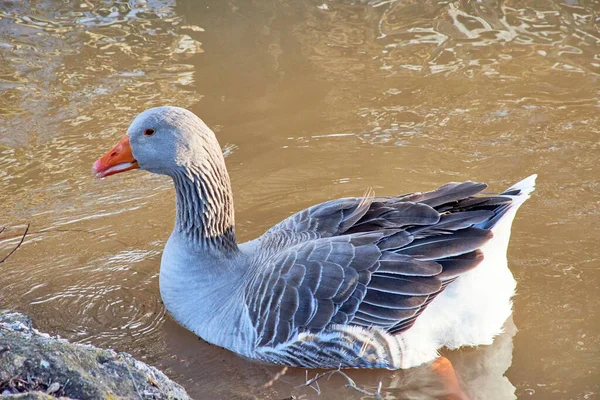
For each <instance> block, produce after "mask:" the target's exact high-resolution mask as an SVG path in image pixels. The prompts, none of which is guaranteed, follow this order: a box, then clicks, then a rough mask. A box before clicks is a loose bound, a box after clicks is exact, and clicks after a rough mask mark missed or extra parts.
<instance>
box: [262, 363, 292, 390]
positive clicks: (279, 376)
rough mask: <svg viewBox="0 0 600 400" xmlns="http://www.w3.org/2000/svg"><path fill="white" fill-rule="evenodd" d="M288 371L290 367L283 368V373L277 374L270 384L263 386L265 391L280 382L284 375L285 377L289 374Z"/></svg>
mask: <svg viewBox="0 0 600 400" xmlns="http://www.w3.org/2000/svg"><path fill="white" fill-rule="evenodd" d="M287 370H288V367H283V368H282V369H281V371H279V372H278V373H276V374H275V376H274V377H273V378H272V379H271V380H270V381H269V382H267V383H265V384H264V385H263V386H262V387H263V389H265V388H268V387H271V386H273V384H274V383H275V382H277V381H278V380H279V378H281V377H282V376H283V375H285V373H286V372H287Z"/></svg>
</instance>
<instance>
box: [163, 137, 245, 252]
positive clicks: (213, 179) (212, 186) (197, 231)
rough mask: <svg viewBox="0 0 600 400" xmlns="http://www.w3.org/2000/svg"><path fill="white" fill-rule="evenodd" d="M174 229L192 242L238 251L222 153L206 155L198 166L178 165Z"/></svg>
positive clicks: (231, 201)
mask: <svg viewBox="0 0 600 400" xmlns="http://www.w3.org/2000/svg"><path fill="white" fill-rule="evenodd" d="M172 172H173V173H172V174H171V176H172V177H173V182H174V184H175V192H176V198H177V215H176V220H175V230H176V231H177V232H179V233H180V234H182V235H183V236H185V237H186V238H187V239H188V240H190V241H191V242H192V243H194V244H197V245H200V246H201V247H207V248H210V249H213V250H217V251H220V252H222V253H234V252H236V251H237V249H238V247H237V243H236V238H235V231H234V225H235V221H234V209H233V195H232V192H231V182H230V180H229V174H228V173H227V169H226V167H225V161H224V160H223V155H222V154H221V152H220V148H219V149H218V154H216V155H213V157H210V156H208V157H203V159H202V162H200V163H199V164H198V165H188V166H187V167H178V168H177V169H176V170H174V171H172Z"/></svg>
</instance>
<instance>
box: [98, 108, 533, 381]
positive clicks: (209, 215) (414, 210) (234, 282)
mask: <svg viewBox="0 0 600 400" xmlns="http://www.w3.org/2000/svg"><path fill="white" fill-rule="evenodd" d="M137 168H140V169H144V170H147V171H150V172H153V173H157V174H164V175H168V176H170V177H171V178H172V179H173V182H174V186H175V193H176V210H177V211H176V220H175V226H174V228H173V231H172V233H171V236H170V237H169V240H168V241H167V244H166V246H165V249H164V252H163V256H162V260H161V266H160V293H161V296H162V299H163V301H164V304H165V306H166V308H167V310H168V311H169V313H170V314H171V315H172V316H173V318H174V319H175V320H176V321H177V322H178V323H180V324H181V325H182V326H184V327H185V328H187V329H189V330H190V331H192V332H194V333H195V334H197V335H198V336H200V337H202V338H203V339H204V340H206V341H208V342H209V343H212V344H215V345H218V346H221V347H224V348H226V349H229V350H231V351H233V352H235V353H237V354H239V355H241V356H243V357H245V358H248V359H252V360H255V361H259V362H263V363H269V364H279V365H287V366H296V367H302V368H388V369H398V368H410V367H414V366H418V365H421V364H424V363H429V362H432V361H434V360H435V359H436V358H437V357H438V350H439V349H440V348H442V347H447V348H450V349H454V348H458V347H461V346H477V345H487V344H491V343H492V341H493V339H494V337H495V336H496V335H498V334H499V333H501V331H502V325H503V323H504V321H505V320H506V319H507V318H508V317H509V316H510V314H511V312H512V302H511V298H512V296H513V295H514V293H515V288H516V282H515V280H514V278H513V276H512V273H511V272H510V270H509V269H508V266H507V260H506V251H507V247H508V242H509V237H510V230H511V225H512V221H513V219H514V217H515V214H516V212H517V210H518V208H519V207H520V206H521V205H522V204H523V202H525V200H527V199H528V198H529V195H530V193H531V192H532V191H533V190H534V187H535V178H536V176H535V175H532V176H530V177H528V178H526V179H524V180H522V181H521V182H519V183H517V184H515V185H514V186H512V187H510V188H508V189H507V190H505V191H503V192H502V193H500V194H497V195H487V194H482V191H483V190H484V189H485V188H486V185H485V184H483V183H475V182H470V181H469V182H462V183H448V184H446V185H444V186H441V187H439V188H438V189H435V190H432V191H429V192H423V193H410V194H403V195H398V196H390V197H379V196H373V195H366V196H363V197H355V198H344V199H338V200H332V201H328V202H325V203H322V204H318V205H315V206H312V207H310V208H308V209H305V210H302V211H300V212H298V213H296V214H294V215H292V216H290V217H288V218H286V219H284V220H283V221H281V222H280V223H278V224H277V225H275V226H273V227H272V228H270V229H269V230H268V231H267V232H265V233H264V234H263V235H262V236H260V237H259V238H257V239H255V240H252V241H249V242H246V243H237V241H236V236H235V229H234V208H233V196H232V191H231V184H230V180H229V175H228V173H227V169H226V167H225V161H224V159H223V155H222V152H221V148H220V146H219V144H218V142H217V139H216V137H215V135H214V133H213V132H212V131H211V130H210V129H209V128H208V127H207V126H206V125H205V124H204V122H203V121H202V120H201V119H200V118H198V117H197V116H196V115H194V114H193V113H191V112H190V111H187V110H185V109H182V108H178V107H158V108H152V109H149V110H146V111H144V112H142V113H141V114H140V115H138V116H137V117H136V118H135V119H134V120H133V122H132V123H131V125H130V127H129V129H128V131H127V135H125V136H123V138H122V139H121V140H120V141H119V143H118V144H117V145H116V146H115V147H114V148H113V149H112V150H110V151H109V152H108V153H106V155H104V156H103V157H102V158H100V159H99V160H98V161H96V162H95V163H94V166H93V172H94V173H95V174H96V175H97V176H98V177H106V176H109V175H113V174H117V173H122V172H125V171H129V170H133V169H137ZM443 365H444V363H443V362H441V363H438V364H437V365H434V368H438V369H440V370H444V368H442V366H443Z"/></svg>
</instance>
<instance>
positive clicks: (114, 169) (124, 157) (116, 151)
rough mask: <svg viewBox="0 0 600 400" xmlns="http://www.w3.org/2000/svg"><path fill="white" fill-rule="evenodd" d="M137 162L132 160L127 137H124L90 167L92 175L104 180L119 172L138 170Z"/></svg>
mask: <svg viewBox="0 0 600 400" xmlns="http://www.w3.org/2000/svg"><path fill="white" fill-rule="evenodd" d="M139 167H140V166H139V165H138V163H137V161H136V159H135V158H133V153H132V152H131V145H130V144H129V136H127V135H125V136H123V137H122V138H121V140H119V143H117V144H116V145H115V147H113V148H112V149H111V150H110V151H109V152H108V153H106V154H105V155H103V156H102V157H100V158H99V159H98V160H97V161H96V162H95V163H94V166H93V167H92V173H93V174H95V175H96V176H97V177H98V178H104V177H106V176H109V175H114V174H118V173H119V172H125V171H129V170H130V169H136V168H139Z"/></svg>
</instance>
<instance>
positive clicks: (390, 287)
mask: <svg viewBox="0 0 600 400" xmlns="http://www.w3.org/2000/svg"><path fill="white" fill-rule="evenodd" d="M440 288H441V282H440V280H439V279H437V278H422V277H410V278H408V277H399V276H392V275H389V276H379V275H373V276H372V277H371V282H369V289H377V290H379V291H382V292H389V293H395V294H405V295H413V296H422V295H425V294H431V293H435V292H436V291H438V290H440Z"/></svg>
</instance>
